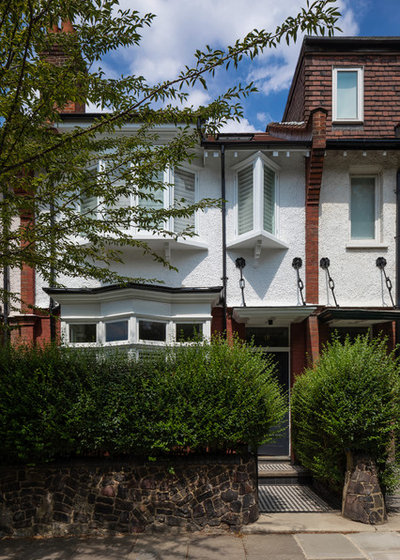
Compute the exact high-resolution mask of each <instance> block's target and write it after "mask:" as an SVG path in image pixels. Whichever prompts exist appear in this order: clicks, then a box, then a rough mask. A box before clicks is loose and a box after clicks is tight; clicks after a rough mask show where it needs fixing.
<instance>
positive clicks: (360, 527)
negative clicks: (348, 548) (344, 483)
mask: <svg viewBox="0 0 400 560" xmlns="http://www.w3.org/2000/svg"><path fill="white" fill-rule="evenodd" d="M377 531H378V532H391V531H400V515H399V514H395V515H392V516H390V517H389V521H388V523H385V524H384V525H366V524H364V523H358V522H357V521H351V520H350V519H345V518H344V517H342V516H341V514H340V512H339V511H334V512H330V513H263V514H261V515H260V517H259V519H258V520H257V521H256V522H255V523H252V524H251V525H246V526H245V527H243V529H242V532H243V534H256V533H261V534H268V533H361V532H362V533H376V532H377Z"/></svg>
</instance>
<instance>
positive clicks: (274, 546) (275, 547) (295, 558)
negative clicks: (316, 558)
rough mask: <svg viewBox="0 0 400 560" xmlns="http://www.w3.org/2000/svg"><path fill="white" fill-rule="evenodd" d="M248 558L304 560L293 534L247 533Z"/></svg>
mask: <svg viewBox="0 0 400 560" xmlns="http://www.w3.org/2000/svg"><path fill="white" fill-rule="evenodd" d="M243 544H244V548H245V551H246V560H266V559H272V558H273V559H274V560H304V559H305V556H304V554H303V552H302V550H301V548H300V547H299V545H298V544H297V542H296V541H295V539H294V537H293V535H245V536H244V537H243Z"/></svg>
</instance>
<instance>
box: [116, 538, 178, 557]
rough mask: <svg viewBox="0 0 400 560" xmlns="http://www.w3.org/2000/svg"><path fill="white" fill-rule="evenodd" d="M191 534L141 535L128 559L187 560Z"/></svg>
mask: <svg viewBox="0 0 400 560" xmlns="http://www.w3.org/2000/svg"><path fill="white" fill-rule="evenodd" d="M188 543H189V536H187V535H183V536H179V535H176V534H175V535H173V536H171V535H169V534H167V533H160V534H157V535H153V534H143V535H139V536H138V538H137V540H136V543H135V545H134V547H133V549H132V550H131V551H130V552H129V554H128V555H127V556H126V560H186V558H187V552H188Z"/></svg>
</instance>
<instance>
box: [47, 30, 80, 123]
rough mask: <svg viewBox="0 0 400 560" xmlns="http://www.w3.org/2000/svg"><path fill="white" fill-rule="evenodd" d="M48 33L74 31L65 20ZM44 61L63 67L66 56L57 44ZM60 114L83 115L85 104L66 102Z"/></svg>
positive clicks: (66, 59) (66, 60)
mask: <svg viewBox="0 0 400 560" xmlns="http://www.w3.org/2000/svg"><path fill="white" fill-rule="evenodd" d="M49 31H50V33H55V34H57V33H75V30H74V28H73V25H72V23H71V22H70V21H68V20H66V21H63V22H62V23H61V29H60V28H59V27H58V26H57V25H54V26H53V27H52V29H50V30H49ZM45 58H46V61H47V62H49V63H51V64H54V66H58V67H61V66H64V65H65V64H66V63H67V62H68V58H69V57H68V55H67V54H66V53H65V52H64V51H63V50H62V49H61V48H60V46H57V44H55V45H53V47H52V48H51V50H50V52H48V53H47V54H46V55H45ZM59 111H60V113H68V114H71V113H85V111H86V107H85V103H78V102H77V101H68V103H66V104H65V105H64V107H61V108H60V109H59Z"/></svg>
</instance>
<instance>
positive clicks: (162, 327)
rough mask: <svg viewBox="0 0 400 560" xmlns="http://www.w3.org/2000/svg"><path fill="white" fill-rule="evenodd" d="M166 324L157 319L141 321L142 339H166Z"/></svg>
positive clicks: (140, 335) (140, 337) (140, 334)
mask: <svg viewBox="0 0 400 560" xmlns="http://www.w3.org/2000/svg"><path fill="white" fill-rule="evenodd" d="M165 332H166V324H165V323H158V322H156V321H139V339H140V340H159V341H165Z"/></svg>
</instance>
